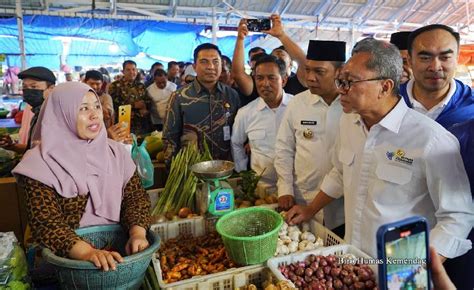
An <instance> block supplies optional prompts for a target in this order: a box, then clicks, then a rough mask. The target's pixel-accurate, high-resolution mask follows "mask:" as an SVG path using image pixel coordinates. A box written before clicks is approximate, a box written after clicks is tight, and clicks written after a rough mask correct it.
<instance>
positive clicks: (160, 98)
mask: <svg viewBox="0 0 474 290" xmlns="http://www.w3.org/2000/svg"><path fill="white" fill-rule="evenodd" d="M176 88H177V86H176V84H175V83H172V82H170V81H166V87H165V88H164V89H160V88H159V87H158V86H157V85H156V83H152V84H151V85H149V86H148V88H147V89H146V91H147V93H148V95H149V96H150V98H151V99H152V100H153V102H154V103H155V105H154V106H153V108H152V110H151V121H152V122H153V124H162V123H163V121H164V120H165V116H166V106H167V104H168V99H169V98H170V96H171V94H172V93H173V92H174V91H176Z"/></svg>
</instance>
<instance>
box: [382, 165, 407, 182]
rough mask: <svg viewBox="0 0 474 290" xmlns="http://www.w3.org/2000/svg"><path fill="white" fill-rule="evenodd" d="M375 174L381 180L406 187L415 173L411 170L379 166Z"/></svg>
mask: <svg viewBox="0 0 474 290" xmlns="http://www.w3.org/2000/svg"><path fill="white" fill-rule="evenodd" d="M375 174H376V175H377V177H378V178H379V179H382V180H385V181H388V182H390V183H394V184H397V185H405V184H407V183H408V182H410V180H411V178H412V175H413V172H412V171H411V170H409V169H406V168H402V167H398V166H393V165H390V164H378V165H377V168H376V169H375Z"/></svg>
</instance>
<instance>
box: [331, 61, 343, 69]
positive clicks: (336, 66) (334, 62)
mask: <svg viewBox="0 0 474 290" xmlns="http://www.w3.org/2000/svg"><path fill="white" fill-rule="evenodd" d="M331 63H332V65H333V66H334V68H335V69H338V68H340V67H341V66H342V65H343V64H344V62H343V61H334V60H333V61H331Z"/></svg>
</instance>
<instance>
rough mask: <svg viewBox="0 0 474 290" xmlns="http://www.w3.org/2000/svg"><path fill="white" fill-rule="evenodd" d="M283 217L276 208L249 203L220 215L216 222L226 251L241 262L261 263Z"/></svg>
mask: <svg viewBox="0 0 474 290" xmlns="http://www.w3.org/2000/svg"><path fill="white" fill-rule="evenodd" d="M282 225H283V218H282V217H281V215H280V214H279V213H277V212H276V211H273V210H270V209H267V208H262V207H252V208H244V209H239V210H236V211H234V212H231V213H229V214H227V215H225V216H223V217H221V218H220V219H219V220H218V221H217V224H216V229H217V232H218V233H219V234H220V235H221V236H222V240H223V241H224V245H225V248H226V251H227V253H228V254H229V256H230V257H231V259H232V260H234V262H236V263H238V264H241V265H253V264H259V263H263V262H265V261H266V260H268V259H269V258H270V257H272V256H273V254H274V253H275V250H276V246H277V240H278V231H279V230H280V227H281V226H282Z"/></svg>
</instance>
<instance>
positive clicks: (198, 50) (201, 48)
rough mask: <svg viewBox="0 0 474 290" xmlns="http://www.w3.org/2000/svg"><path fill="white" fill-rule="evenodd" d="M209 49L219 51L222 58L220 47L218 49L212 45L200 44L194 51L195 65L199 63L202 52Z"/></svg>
mask: <svg viewBox="0 0 474 290" xmlns="http://www.w3.org/2000/svg"><path fill="white" fill-rule="evenodd" d="M207 49H214V50H216V51H217V53H218V54H219V56H220V57H222V53H221V51H220V50H219V47H217V45H214V44H212V43H203V44H200V45H198V46H197V47H196V48H195V49H194V55H193V56H194V63H196V61H197V58H198V55H199V52H200V51H201V50H207Z"/></svg>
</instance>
